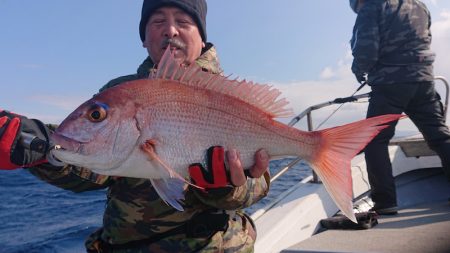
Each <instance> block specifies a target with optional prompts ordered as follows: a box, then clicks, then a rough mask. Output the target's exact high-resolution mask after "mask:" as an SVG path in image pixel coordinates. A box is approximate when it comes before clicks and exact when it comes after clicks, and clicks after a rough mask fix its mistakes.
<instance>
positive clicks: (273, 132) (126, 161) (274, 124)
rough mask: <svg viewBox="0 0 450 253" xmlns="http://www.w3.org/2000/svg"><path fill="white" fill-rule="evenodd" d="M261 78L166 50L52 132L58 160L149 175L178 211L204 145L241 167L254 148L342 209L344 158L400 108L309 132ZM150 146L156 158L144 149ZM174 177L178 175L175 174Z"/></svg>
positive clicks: (347, 196) (346, 206)
mask: <svg viewBox="0 0 450 253" xmlns="http://www.w3.org/2000/svg"><path fill="white" fill-rule="evenodd" d="M279 95H280V92H279V91H278V90H276V89H273V88H271V87H270V86H268V85H259V84H254V83H251V82H246V81H236V80H229V79H227V78H226V77H223V76H220V75H213V74H209V73H206V72H203V71H201V70H200V69H199V68H198V67H197V66H190V67H187V68H184V67H180V66H178V65H177V64H176V63H175V61H174V60H173V58H172V56H171V54H170V53H169V52H168V51H167V52H166V54H165V55H164V57H163V59H162V60H161V62H160V64H159V68H158V72H157V73H156V74H154V75H152V76H151V77H150V78H149V79H142V80H136V81H131V82H127V83H124V84H121V85H118V86H115V87H112V88H109V89H107V90H105V91H104V92H102V93H99V94H97V95H96V96H95V97H93V98H92V99H90V100H88V101H87V102H85V103H84V104H82V105H81V106H80V107H78V108H77V109H76V110H75V111H74V112H73V113H72V114H70V115H69V116H68V117H67V118H66V119H65V120H64V121H63V123H62V124H61V125H60V126H59V127H58V129H57V130H56V132H55V133H54V135H53V136H52V139H53V142H54V143H56V144H59V145H60V146H61V149H58V150H54V151H53V155H54V156H55V157H57V158H58V159H60V160H61V161H63V162H66V163H68V164H73V165H77V166H83V167H86V168H89V169H91V170H93V171H94V172H96V173H99V174H104V175H114V176H125V177H137V178H148V179H150V180H152V184H153V186H154V187H155V189H156V190H157V192H158V193H159V195H160V196H161V197H162V198H163V199H164V200H165V201H166V202H168V203H169V204H171V205H172V206H173V207H175V208H177V209H179V210H182V206H181V205H180V201H181V200H182V199H183V190H184V188H185V183H184V182H183V181H182V180H180V177H181V178H187V176H188V170H187V168H188V166H189V165H190V164H193V163H198V162H204V157H205V151H206V149H207V148H208V147H210V146H216V145H220V146H224V147H226V148H236V149H238V150H239V152H240V154H241V159H242V164H243V166H244V167H245V168H249V167H251V165H252V164H253V163H254V154H255V152H256V151H257V150H258V149H260V148H264V149H266V150H267V152H268V153H269V155H270V156H271V158H272V159H275V158H281V157H285V156H300V157H302V158H303V159H305V160H306V161H307V162H308V163H309V164H310V165H311V167H312V168H313V169H314V170H315V171H316V173H317V174H318V175H319V177H320V178H321V180H322V181H323V183H324V185H325V187H326V189H327V190H328V192H329V193H330V195H331V196H332V198H333V199H334V200H335V202H336V204H337V205H338V207H339V208H340V209H341V210H342V211H343V213H344V214H345V215H346V216H347V217H349V218H350V219H352V220H353V221H356V219H355V216H354V214H353V210H352V179H351V172H350V161H351V159H352V158H353V157H354V156H355V155H356V154H357V153H358V152H359V151H360V150H361V149H363V148H364V147H365V145H366V144H367V143H368V142H369V141H370V140H371V139H372V138H373V137H374V136H375V135H376V134H378V132H379V131H381V130H382V129H383V128H385V127H386V126H380V125H381V124H384V123H387V122H390V121H393V120H397V119H398V118H399V117H400V116H399V115H385V116H380V117H375V118H371V119H367V120H362V121H358V122H354V123H351V124H348V125H344V126H340V127H335V128H330V129H325V130H321V131H316V132H305V131H301V130H298V129H296V128H292V127H289V126H287V125H284V124H282V123H280V122H278V121H275V120H274V117H280V116H288V115H289V114H290V113H291V112H290V110H288V109H286V108H285V106H286V104H287V102H286V101H285V100H283V99H281V100H280V99H278V96H279ZM146 142H147V143H151V146H152V148H153V152H154V154H153V155H150V156H149V154H148V153H146V152H144V151H143V150H142V148H141V146H142V144H144V143H146ZM177 177H178V178H177Z"/></svg>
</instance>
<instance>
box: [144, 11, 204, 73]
mask: <svg viewBox="0 0 450 253" xmlns="http://www.w3.org/2000/svg"><path fill="white" fill-rule="evenodd" d="M143 45H144V47H145V48H147V52H148V55H149V56H150V57H151V58H152V60H153V62H154V63H158V62H159V61H160V60H161V57H162V55H163V54H164V51H165V50H166V48H167V47H168V46H170V48H171V50H172V52H174V55H175V60H176V61H178V62H179V63H180V64H184V65H189V64H191V63H193V62H194V61H195V59H197V58H198V57H199V56H200V54H201V52H202V48H203V47H204V46H205V44H204V43H203V41H202V37H201V35H200V31H199V30H198V27H197V23H195V21H194V20H193V19H192V18H191V16H190V15H189V14H187V13H185V12H184V11H183V10H181V9H179V8H177V7H161V8H159V9H157V10H155V11H154V12H153V14H152V15H151V16H150V18H149V19H148V21H147V26H146V28H145V41H144V44H143Z"/></svg>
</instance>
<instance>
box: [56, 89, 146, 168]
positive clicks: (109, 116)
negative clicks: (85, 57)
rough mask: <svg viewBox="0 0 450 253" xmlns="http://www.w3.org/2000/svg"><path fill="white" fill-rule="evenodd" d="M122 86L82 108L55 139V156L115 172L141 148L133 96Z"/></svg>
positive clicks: (63, 124)
mask: <svg viewBox="0 0 450 253" xmlns="http://www.w3.org/2000/svg"><path fill="white" fill-rule="evenodd" d="M120 86H122V85H119V86H116V87H117V88H116V87H113V88H110V89H108V90H106V91H104V92H102V93H99V94H97V95H96V96H94V97H93V98H92V99H90V100H88V101H86V102H85V103H83V104H82V105H80V106H79V107H78V108H77V109H76V110H75V111H74V112H72V113H71V114H70V115H69V116H68V117H67V118H66V119H64V121H63V122H62V123H61V124H60V125H59V126H58V128H57V129H56V130H55V132H54V133H53V134H52V136H51V140H52V143H53V144H55V146H56V147H58V148H57V149H54V150H52V155H53V156H54V157H56V158H57V159H59V160H61V161H63V162H65V163H67V164H71V165H76V166H81V167H86V168H89V169H95V170H96V171H101V170H111V169H114V168H116V167H117V166H120V164H122V163H123V162H124V161H125V160H126V159H127V158H128V156H129V155H130V154H131V152H132V151H133V150H134V149H135V148H136V146H137V140H138V139H139V136H140V129H139V127H138V124H137V121H136V118H135V117H136V110H137V109H136V108H137V106H136V104H135V102H134V101H133V99H132V95H131V94H130V93H127V91H126V90H125V89H121V88H120Z"/></svg>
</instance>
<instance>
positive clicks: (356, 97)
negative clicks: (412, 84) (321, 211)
mask: <svg viewBox="0 0 450 253" xmlns="http://www.w3.org/2000/svg"><path fill="white" fill-rule="evenodd" d="M435 80H437V81H441V82H442V83H443V84H444V86H445V99H444V119H446V118H447V111H448V101H449V90H450V87H449V84H448V81H447V79H446V78H445V77H443V76H435ZM369 96H370V93H364V94H360V95H353V96H350V97H343V98H336V99H334V100H331V101H327V102H324V103H320V104H317V105H313V106H310V107H308V108H307V109H306V110H304V111H303V112H301V113H300V114H298V115H297V116H295V117H294V118H293V119H292V120H291V121H290V122H289V124H288V125H289V126H294V125H295V124H297V123H298V122H299V121H300V120H301V119H303V118H304V117H305V116H306V120H307V127H308V131H313V130H314V126H313V119H312V112H313V111H315V110H318V109H321V108H323V107H327V106H331V105H336V104H341V105H342V104H344V103H348V102H357V101H360V100H361V99H364V98H368V97H369ZM301 160H302V159H301V158H296V159H295V160H293V161H292V162H290V163H289V164H288V165H286V166H284V167H283V168H282V169H280V170H279V171H278V172H277V173H276V174H275V175H274V176H272V178H271V180H270V182H274V181H275V180H277V179H278V178H279V177H281V176H282V175H283V174H284V173H285V172H286V171H288V170H289V169H290V168H292V167H293V166H295V165H296V164H297V163H299V162H300V161H301ZM312 182H313V183H320V180H319V178H318V177H317V175H316V173H315V172H314V171H313V177H312Z"/></svg>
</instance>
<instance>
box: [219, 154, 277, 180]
mask: <svg viewBox="0 0 450 253" xmlns="http://www.w3.org/2000/svg"><path fill="white" fill-rule="evenodd" d="M227 161H228V166H229V167H230V168H229V169H230V178H231V182H232V184H233V185H234V186H242V185H244V184H245V183H246V182H247V177H246V176H248V177H250V178H259V177H261V176H262V175H263V174H264V173H265V172H266V171H267V169H268V168H269V154H267V152H266V151H265V150H264V149H260V150H258V151H256V153H255V164H254V165H253V166H252V167H251V168H250V169H248V170H244V168H243V167H242V165H241V157H240V154H239V152H238V151H237V150H236V149H230V150H228V151H227Z"/></svg>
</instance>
